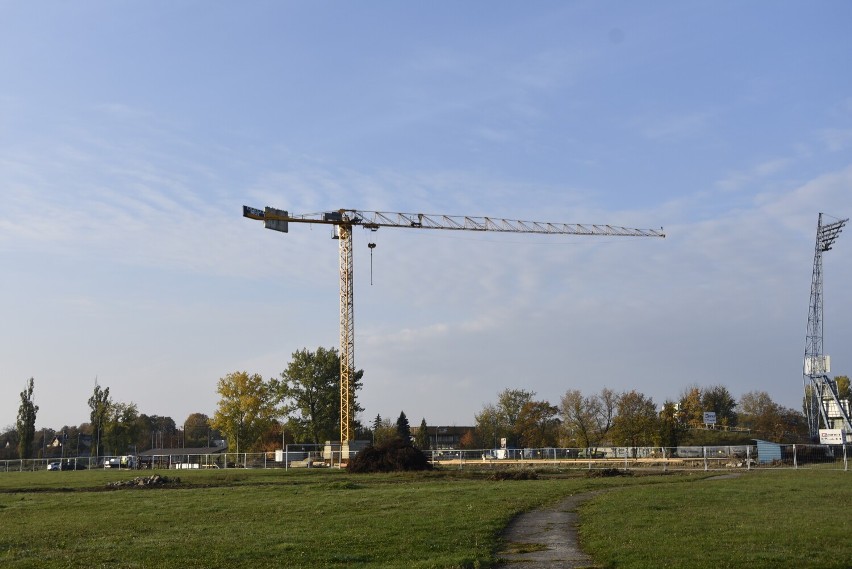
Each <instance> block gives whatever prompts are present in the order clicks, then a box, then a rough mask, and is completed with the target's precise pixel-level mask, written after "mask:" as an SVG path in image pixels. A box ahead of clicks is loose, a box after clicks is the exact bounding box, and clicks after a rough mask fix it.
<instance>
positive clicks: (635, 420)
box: [612, 390, 658, 448]
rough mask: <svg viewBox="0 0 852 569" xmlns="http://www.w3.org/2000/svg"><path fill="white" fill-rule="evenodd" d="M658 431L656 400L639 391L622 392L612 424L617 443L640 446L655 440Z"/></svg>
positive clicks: (613, 437)
mask: <svg viewBox="0 0 852 569" xmlns="http://www.w3.org/2000/svg"><path fill="white" fill-rule="evenodd" d="M657 432H658V419H657V409H656V407H655V406H654V401H653V399H651V398H650V397H647V396H645V395H644V394H642V393H639V392H637V391H635V390H634V391H630V392H627V393H622V394H621V396H619V398H618V405H617V414H616V417H615V420H614V421H613V425H612V439H613V442H614V443H615V444H617V445H623V446H627V447H634V448H635V447H639V446H646V445H650V444H652V443H653V442H654V440H655V438H656V436H657Z"/></svg>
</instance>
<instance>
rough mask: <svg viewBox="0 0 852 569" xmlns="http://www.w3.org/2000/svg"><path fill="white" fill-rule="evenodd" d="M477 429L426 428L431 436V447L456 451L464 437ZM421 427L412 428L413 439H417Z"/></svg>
mask: <svg viewBox="0 0 852 569" xmlns="http://www.w3.org/2000/svg"><path fill="white" fill-rule="evenodd" d="M474 429H475V427H438V426H435V427H430V426H427V427H426V432H427V433H428V434H429V447H430V448H432V449H435V450H455V449H458V448H459V443H461V439H462V437H464V436H465V435H466V434H467V433H469V432H472V431H473V430H474ZM418 432H420V427H411V436H412V438H417V433H418Z"/></svg>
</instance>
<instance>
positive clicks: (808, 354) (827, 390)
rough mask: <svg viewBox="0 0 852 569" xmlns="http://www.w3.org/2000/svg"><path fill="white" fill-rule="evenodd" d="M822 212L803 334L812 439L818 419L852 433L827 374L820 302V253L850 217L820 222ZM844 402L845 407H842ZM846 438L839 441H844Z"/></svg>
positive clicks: (816, 433)
mask: <svg viewBox="0 0 852 569" xmlns="http://www.w3.org/2000/svg"><path fill="white" fill-rule="evenodd" d="M822 216H823V214H822V213H820V214H819V218H818V219H817V233H816V247H815V251H814V270H813V274H812V276H811V302H810V308H809V309H808V332H807V335H806V336H805V359H804V365H803V371H802V376H803V377H802V382H803V383H804V389H805V413H806V414H807V419H808V430H809V434H810V436H811V438H812V439H817V438H818V437H819V426H820V419H822V424H823V425H825V428H826V429H832V428H837V427H835V426H834V423H835V422H837V423H841V425H842V426H840V427H839V428H841V429H845V430H846V432H847V433H852V421H850V418H849V403H848V401H847V402H844V401H841V400H840V394H839V393H838V390H837V382H836V381H835V380H833V379H830V378H829V377H828V374H829V373H830V372H831V360H830V359H829V357H828V356H827V355H825V354H823V324H822V322H823V305H822V254H823V253H825V252H826V251H829V250H831V246H832V245H834V242H835V241H836V240H837V238H838V237H839V236H840V232H841V231H842V230H843V226H844V225H846V222H847V221H849V218H846V219H838V220H836V221H834V222H831V223H825V224H824V223H823V220H822ZM844 403H845V406H844ZM845 443H846V441H845V440H844V441H840V444H845Z"/></svg>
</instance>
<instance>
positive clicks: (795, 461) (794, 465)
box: [793, 445, 799, 470]
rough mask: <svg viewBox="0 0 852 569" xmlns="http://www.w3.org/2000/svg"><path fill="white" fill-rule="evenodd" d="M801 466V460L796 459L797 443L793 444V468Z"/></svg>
mask: <svg viewBox="0 0 852 569" xmlns="http://www.w3.org/2000/svg"><path fill="white" fill-rule="evenodd" d="M797 468H799V462H798V461H797V460H796V445H793V469H794V470H795V469H797Z"/></svg>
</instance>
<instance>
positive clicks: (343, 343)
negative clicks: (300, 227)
mask: <svg viewBox="0 0 852 569" xmlns="http://www.w3.org/2000/svg"><path fill="white" fill-rule="evenodd" d="M243 216H244V217H247V218H249V219H255V220H259V221H263V223H264V226H265V227H266V228H267V229H273V230H275V231H281V232H284V233H287V232H288V230H289V224H290V223H313V224H324V225H332V226H334V229H335V233H334V235H333V237H334V238H335V239H338V240H339V249H340V442H341V450H342V451H343V452H344V453H347V454H348V444H349V442H350V441H351V440H352V435H353V434H354V433H353V430H352V423H353V420H354V417H352V414H351V413H352V410H353V409H354V393H353V381H354V377H355V320H354V311H353V308H354V296H353V289H352V272H353V259H352V230H353V229H354V228H355V227H356V226H360V227H363V228H364V229H369V230H371V231H376V230H378V229H379V228H380V227H399V228H408V229H443V230H450V231H490V232H499V233H539V234H547V235H589V236H606V237H616V236H617V237H665V233H663V230H662V229H659V230H657V229H632V228H629V227H619V226H615V225H585V224H577V223H573V224H572V223H546V222H539V221H519V220H512V219H500V218H495V217H472V216H461V215H431V214H422V213H390V212H381V211H364V210H357V209H339V210H336V211H327V212H321V213H310V214H304V215H296V214H290V213H288V212H287V211H286V210H279V209H275V208H271V207H266V208H264V209H258V208H253V207H248V206H243ZM344 445H346V446H347V448H346V449H345V450H344Z"/></svg>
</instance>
